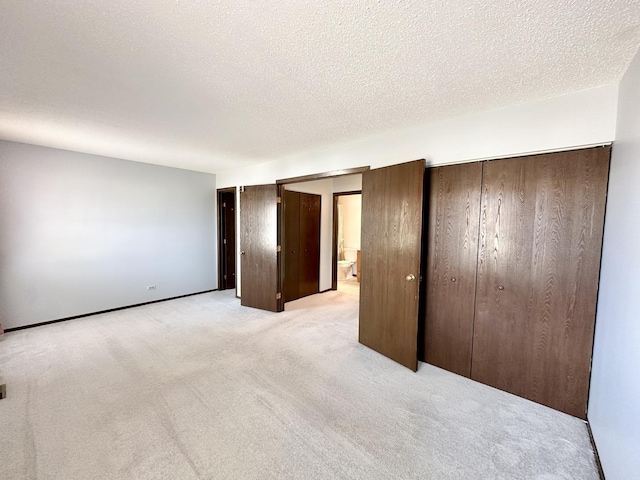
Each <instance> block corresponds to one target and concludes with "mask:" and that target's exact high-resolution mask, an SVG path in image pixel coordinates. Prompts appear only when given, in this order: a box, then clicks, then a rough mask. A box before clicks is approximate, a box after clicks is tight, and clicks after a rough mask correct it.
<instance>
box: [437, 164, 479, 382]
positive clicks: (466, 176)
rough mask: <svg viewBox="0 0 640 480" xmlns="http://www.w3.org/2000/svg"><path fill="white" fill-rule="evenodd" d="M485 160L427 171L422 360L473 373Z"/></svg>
mask: <svg viewBox="0 0 640 480" xmlns="http://www.w3.org/2000/svg"><path fill="white" fill-rule="evenodd" d="M482 165H483V164H482V163H467V164H462V165H452V166H448V167H437V168H431V169H429V170H428V176H429V178H430V187H429V226H428V233H427V236H426V247H427V288H426V292H427V299H426V318H425V337H424V352H425V353H424V357H425V358H424V360H425V361H426V362H428V363H430V364H432V365H435V366H437V367H440V368H444V369H446V370H449V371H451V372H454V373H457V374H459V375H464V376H465V377H469V376H470V375H471V350H472V343H473V317H474V309H475V297H476V266H477V264H478V230H479V225H480V194H481V186H482Z"/></svg>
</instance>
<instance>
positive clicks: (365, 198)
mask: <svg viewBox="0 0 640 480" xmlns="http://www.w3.org/2000/svg"><path fill="white" fill-rule="evenodd" d="M424 172H425V162H424V160H418V161H415V162H409V163H404V164H400V165H393V166H390V167H385V168H379V169H375V170H370V171H367V172H364V173H363V175H362V266H361V272H362V276H361V281H360V324H359V340H360V343H362V344H363V345H366V346H367V347H370V348H372V349H373V350H376V351H377V352H380V353H381V354H383V355H385V356H387V357H389V358H391V359H392V360H395V361H396V362H398V363H400V364H402V365H404V366H406V367H408V368H410V369H412V370H414V371H415V370H417V368H418V353H417V348H418V303H419V291H420V286H419V277H420V256H421V247H422V238H421V237H422V203H423V184H424Z"/></svg>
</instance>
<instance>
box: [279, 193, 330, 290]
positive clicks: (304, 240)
mask: <svg viewBox="0 0 640 480" xmlns="http://www.w3.org/2000/svg"><path fill="white" fill-rule="evenodd" d="M321 199H322V197H321V196H320V195H314V194H310V193H301V192H293V191H289V190H285V191H284V207H283V210H284V243H283V245H282V248H283V250H284V256H283V259H284V279H283V287H282V290H283V292H282V293H283V297H284V301H285V302H290V301H292V300H296V299H297V298H300V297H304V296H306V295H312V294H314V293H318V291H319V286H320V202H321Z"/></svg>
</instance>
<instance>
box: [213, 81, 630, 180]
mask: <svg viewBox="0 0 640 480" xmlns="http://www.w3.org/2000/svg"><path fill="white" fill-rule="evenodd" d="M617 95H618V87H617V85H610V86H605V87H599V88H594V89H590V90H584V91H581V92H576V93H571V94H568V95H563V96H560V97H555V98H549V99H545V100H539V101H535V102H530V103H524V104H521V105H516V106H513V107H509V108H503V109H498V110H491V111H487V112H481V113H476V114H473V115H467V116H464V117H459V118H455V119H452V120H447V121H443V122H438V123H432V124H428V125H423V126H420V127H416V128H412V129H407V130H401V131H395V132H389V133H384V134H380V135H377V136H372V137H369V138H364V139H362V140H359V141H356V142H351V143H346V144H340V145H336V146H334V147H332V148H329V149H324V150H319V151H315V152H305V153H301V154H299V155H293V156H290V157H287V158H283V159H279V160H276V161H272V162H266V163H263V164H261V165H255V166H252V167H248V168H238V169H232V170H228V171H223V172H220V173H219V174H218V176H217V182H218V186H219V188H222V187H230V186H237V185H259V184H263V183H275V181H276V180H277V179H279V178H292V177H297V176H302V175H309V174H314V173H320V172H327V171H333V170H339V169H344V168H352V167H361V166H367V165H368V166H371V167H372V168H377V167H382V166H386V165H392V164H396V163H402V162H407V161H410V160H417V159H420V158H425V159H426V160H427V164H428V165H443V164H449V163H460V162H467V161H472V160H480V159H487V158H501V157H509V156H516V155H526V154H529V153H536V152H547V151H554V150H566V149H569V148H577V147H584V146H589V145H597V144H602V143H609V142H611V141H613V139H614V137H615V125H616V111H617Z"/></svg>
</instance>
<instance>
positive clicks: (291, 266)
mask: <svg viewBox="0 0 640 480" xmlns="http://www.w3.org/2000/svg"><path fill="white" fill-rule="evenodd" d="M283 216H284V238H283V243H282V250H283V252H284V255H283V260H284V278H283V282H282V285H283V286H282V296H283V297H284V301H285V302H290V301H292V300H295V299H296V298H299V297H300V294H299V286H300V194H299V193H298V192H290V191H289V190H285V191H284V196H283Z"/></svg>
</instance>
